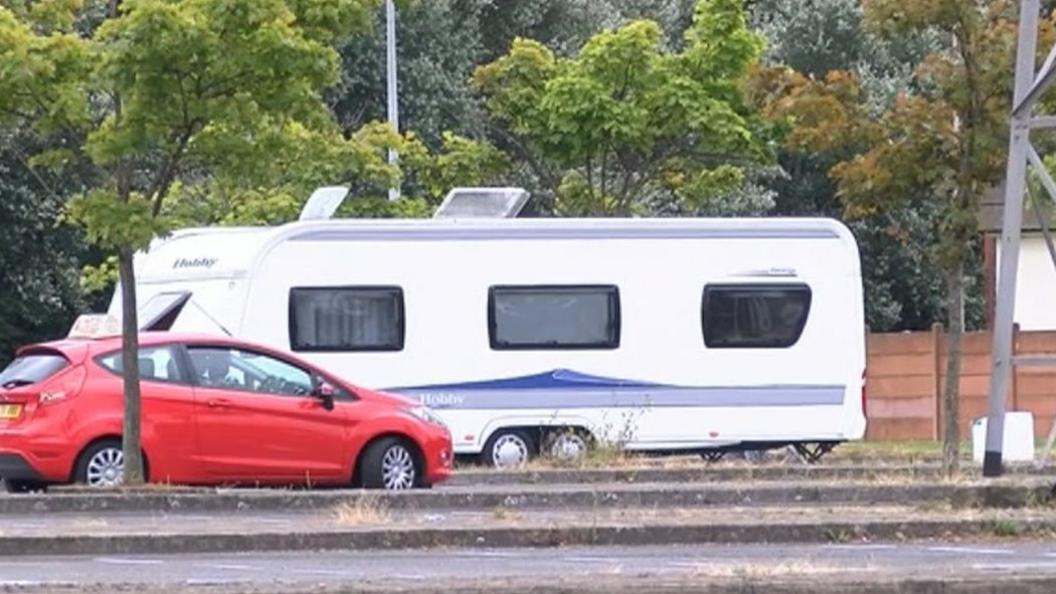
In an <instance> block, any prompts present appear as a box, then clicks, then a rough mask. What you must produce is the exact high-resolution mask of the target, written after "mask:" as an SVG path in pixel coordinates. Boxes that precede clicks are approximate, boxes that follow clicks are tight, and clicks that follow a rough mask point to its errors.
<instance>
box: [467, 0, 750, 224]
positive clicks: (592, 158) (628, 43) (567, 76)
mask: <svg viewBox="0 0 1056 594" xmlns="http://www.w3.org/2000/svg"><path fill="white" fill-rule="evenodd" d="M685 38H686V44H685V49H684V50H683V51H682V52H677V53H676V52H670V51H666V50H665V49H664V47H663V43H662V40H663V32H662V31H661V29H660V27H659V25H657V24H656V23H655V22H652V21H647V20H641V21H634V22H631V23H629V24H627V25H624V26H623V27H621V28H619V29H616V30H611V31H603V32H601V33H598V34H597V35H595V36H593V37H592V38H591V39H590V40H589V41H588V42H587V43H586V45H584V47H583V48H582V50H581V51H580V52H579V55H578V56H577V57H575V58H560V57H558V56H556V55H555V54H554V53H553V52H552V51H551V50H550V49H549V48H547V47H545V46H544V45H542V44H540V43H538V42H535V41H530V40H525V39H518V40H515V41H514V43H513V46H512V48H511V50H510V52H509V53H508V54H507V55H505V56H503V57H501V58H499V59H498V60H496V61H494V62H492V63H490V64H487V65H485V66H482V67H480V68H478V69H477V71H476V73H475V74H474V85H475V86H476V87H477V89H478V90H479V91H480V92H481V94H482V95H483V96H484V97H485V100H486V105H487V108H488V111H489V113H490V114H491V116H492V118H493V120H494V122H495V123H496V124H497V125H498V126H499V127H500V129H501V130H502V134H501V137H502V138H504V140H505V142H506V145H507V147H508V148H509V149H510V150H511V151H513V152H514V154H515V155H516V156H517V157H519V158H520V159H523V160H524V162H526V163H528V164H529V166H530V167H531V168H532V170H533V173H534V174H535V175H536V176H537V177H538V178H539V179H540V180H541V182H542V184H543V185H544V187H546V189H547V190H548V191H549V192H551V193H552V194H553V196H554V197H555V198H556V203H555V211H556V212H558V213H560V214H567V215H579V216H589V215H594V216H597V215H632V214H643V213H649V212H673V213H678V212H694V211H695V210H694V209H695V208H697V207H699V206H700V204H701V202H703V201H704V199H705V198H707V197H714V196H717V195H719V194H721V193H722V192H724V191H725V190H728V185H729V182H730V181H731V179H733V178H734V177H733V176H731V172H732V170H733V169H737V170H740V169H742V168H743V167H744V166H745V165H748V164H751V163H760V162H765V161H767V160H768V159H769V157H770V151H769V149H768V146H767V143H766V140H765V134H766V131H765V127H764V126H763V125H762V124H761V123H760V122H759V121H758V120H757V118H755V117H754V115H753V114H752V113H751V112H750V111H749V110H748V109H747V108H746V107H745V106H744V104H743V101H742V98H741V91H740V84H741V81H742V79H743V77H744V75H745V73H746V72H747V70H748V68H749V67H750V66H751V65H752V64H753V63H755V61H756V59H757V58H758V56H759V54H760V52H761V50H762V47H763V42H762V40H761V38H759V36H757V35H755V34H753V33H752V32H751V31H749V30H748V27H747V23H746V15H745V13H744V11H743V9H742V8H741V5H740V2H739V1H738V0H702V1H700V2H699V3H698V4H697V10H696V13H695V17H694V20H693V25H692V26H691V27H690V28H689V30H688V31H687V32H686V35H685Z"/></svg>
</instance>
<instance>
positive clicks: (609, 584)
mask: <svg viewBox="0 0 1056 594" xmlns="http://www.w3.org/2000/svg"><path fill="white" fill-rule="evenodd" d="M393 581H396V582H397V583H396V584H393V583H392V582H393ZM174 591H178V592H180V593H181V594H760V593H764V592H765V593H766V594H803V593H804V592H809V593H810V594H994V593H996V592H1000V593H1001V594H1050V593H1051V592H1054V591H1056V575H1037V576H1024V575H1009V574H1008V573H1005V572H979V573H978V574H973V575H961V576H948V575H942V576H914V577H905V576H897V575H876V574H870V575H858V574H853V573H852V574H848V575H843V574H826V575H825V576H824V579H823V580H819V579H817V576H796V575H790V576H744V577H733V578H729V577H711V576H700V577H697V576H685V577H682V576H676V577H660V576H654V575H648V574H646V575H632V576H628V575H618V576H604V575H600V576H599V575H591V576H588V577H553V576H548V577H546V578H543V579H540V578H533V579H531V580H528V579H524V578H520V579H516V578H515V579H503V580H480V579H468V580H444V581H442V582H439V583H437V582H430V583H429V584H421V583H406V582H400V581H399V580H389V581H386V583H376V582H373V583H372V582H370V581H363V580H357V581H356V582H355V583H347V584H343V583H336V584H294V583H281V584H245V583H240V584H208V585H205V584H179V585H178V586H175V587H174V586H173V585H171V584H162V585H155V584H142V583H135V582H130V583H107V584H99V585H87V586H84V585H75V584H69V585H64V584H60V585H54V584H18V585H0V592H4V593H15V592H17V593H20V594H67V593H74V592H77V593H81V592H99V593H103V592H107V593H112V592H135V593H136V594H171V593H172V592H174Z"/></svg>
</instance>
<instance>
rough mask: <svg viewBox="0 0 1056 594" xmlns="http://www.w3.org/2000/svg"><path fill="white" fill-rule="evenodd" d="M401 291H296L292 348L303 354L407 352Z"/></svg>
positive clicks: (292, 291) (293, 291) (292, 298)
mask: <svg viewBox="0 0 1056 594" xmlns="http://www.w3.org/2000/svg"><path fill="white" fill-rule="evenodd" d="M403 336H404V320H403V290H402V289H400V288H399V287H373V286H371V287H299V288H294V289H290V348H291V349H292V350H294V351H299V352H312V351H316V352H319V351H323V352H347V351H399V350H402V349H403Z"/></svg>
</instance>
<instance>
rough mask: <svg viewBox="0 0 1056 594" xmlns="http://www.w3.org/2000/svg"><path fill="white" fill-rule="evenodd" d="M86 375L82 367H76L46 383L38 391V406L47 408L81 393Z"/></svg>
mask: <svg viewBox="0 0 1056 594" xmlns="http://www.w3.org/2000/svg"><path fill="white" fill-rule="evenodd" d="M86 375H87V372H85V370H84V367H82V366H78V367H74V368H72V369H70V370H68V371H67V372H66V373H63V374H61V375H59V376H58V377H56V378H54V379H53V380H51V381H50V382H47V383H46V384H44V387H42V388H41V389H40V395H39V396H38V400H39V401H40V404H41V405H42V406H47V405H49V404H54V403H56V402H61V401H63V400H65V399H67V398H70V397H72V396H76V395H77V393H78V392H80V391H81V386H83V385H84V378H85V376H86Z"/></svg>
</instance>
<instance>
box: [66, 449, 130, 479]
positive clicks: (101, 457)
mask: <svg viewBox="0 0 1056 594" xmlns="http://www.w3.org/2000/svg"><path fill="white" fill-rule="evenodd" d="M124 478H125V454H124V450H123V449H122V445H121V440H119V439H104V440H100V441H97V442H95V443H93V444H92V445H90V446H88V449H86V450H84V453H82V454H81V456H80V457H79V458H78V459H77V465H76V466H75V467H74V471H73V481H74V482H75V483H80V484H83V485H88V486H89V487H117V486H120V485H121V483H122V482H124Z"/></svg>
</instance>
